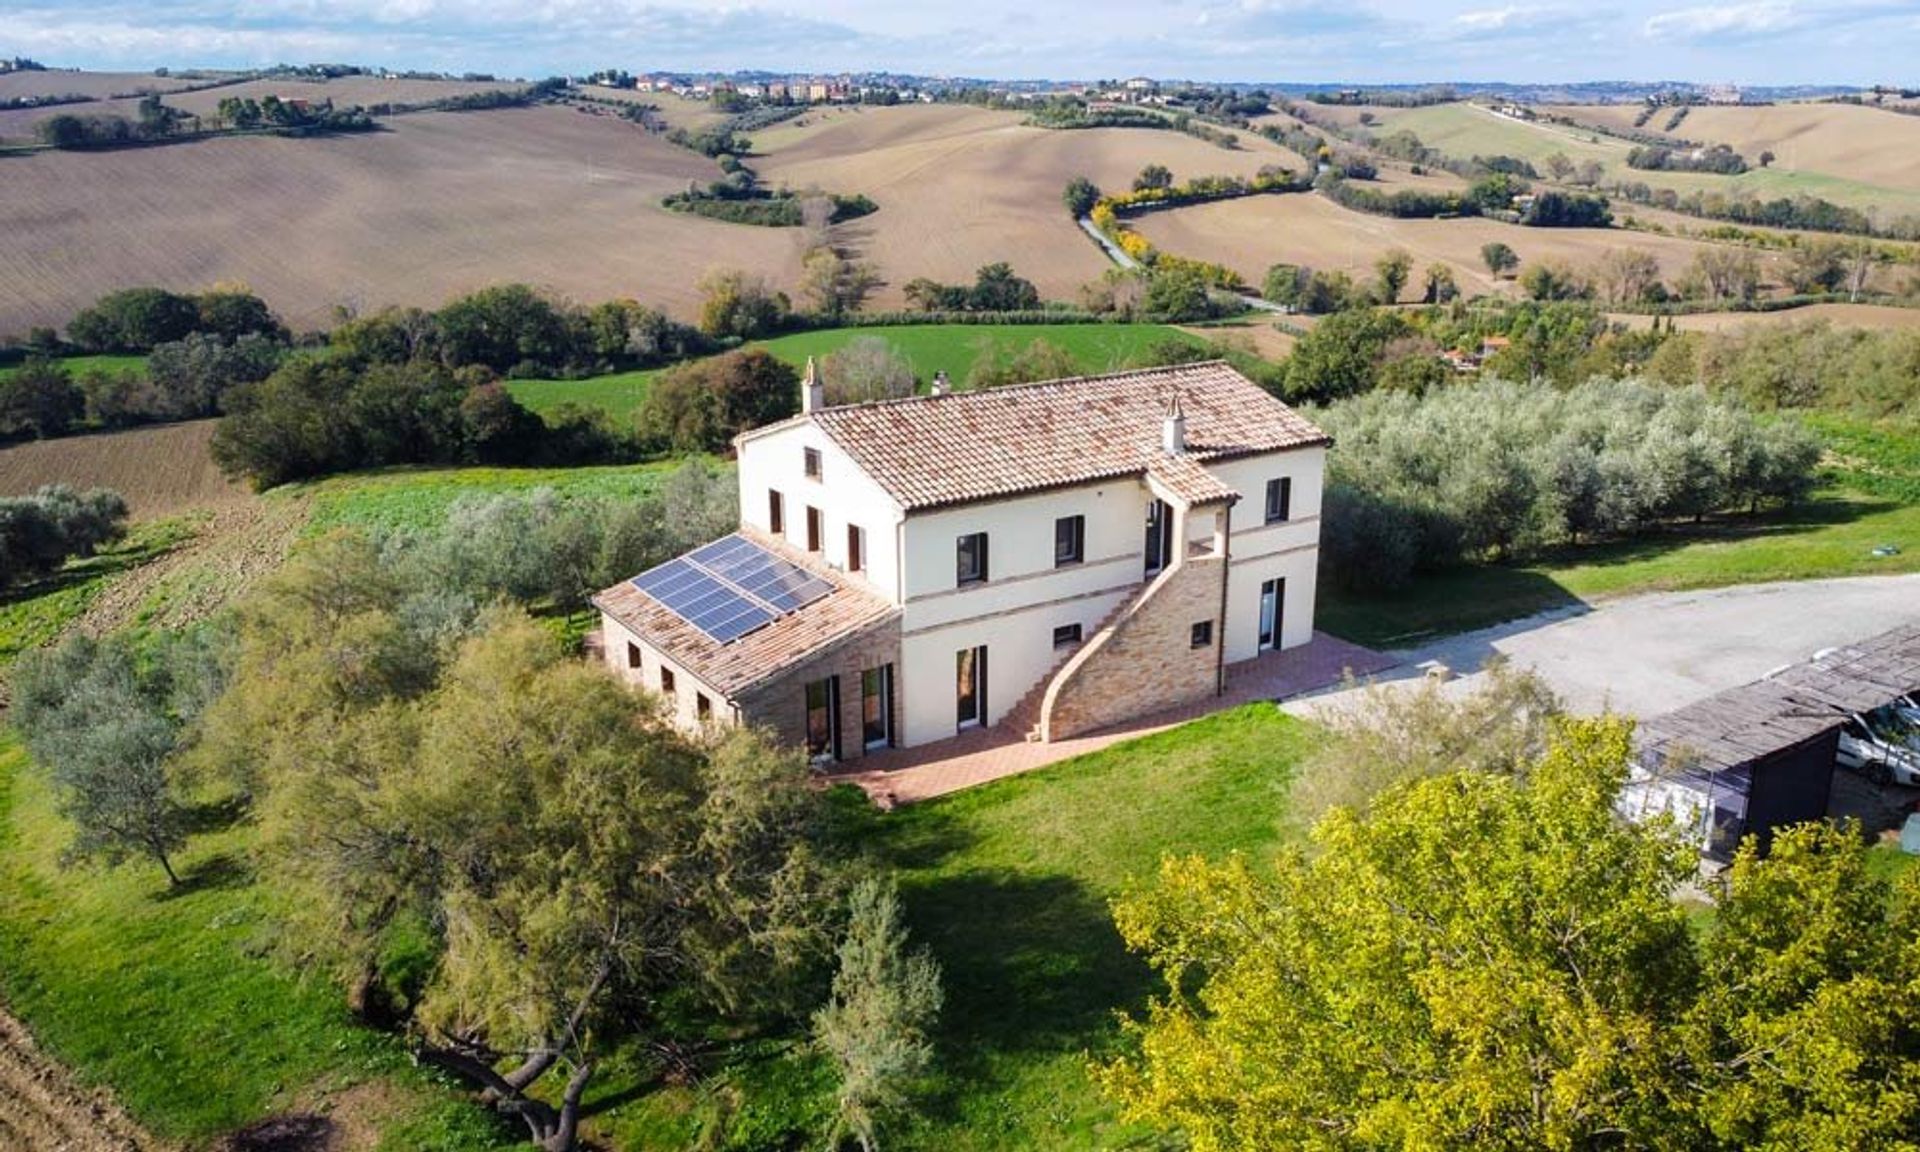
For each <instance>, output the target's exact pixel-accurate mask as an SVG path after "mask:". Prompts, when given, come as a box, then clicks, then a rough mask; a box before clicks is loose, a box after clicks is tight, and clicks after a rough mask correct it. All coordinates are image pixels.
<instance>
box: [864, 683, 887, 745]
mask: <svg viewBox="0 0 1920 1152" xmlns="http://www.w3.org/2000/svg"><path fill="white" fill-rule="evenodd" d="M860 738H861V744H862V746H863V747H865V748H869V749H871V748H885V747H886V746H887V745H889V744H891V743H893V665H891V664H883V665H881V666H880V667H878V668H869V669H867V670H866V671H865V672H862V673H860Z"/></svg>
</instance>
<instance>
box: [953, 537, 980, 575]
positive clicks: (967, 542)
mask: <svg viewBox="0 0 1920 1152" xmlns="http://www.w3.org/2000/svg"><path fill="white" fill-rule="evenodd" d="M954 551H955V575H956V577H957V582H958V583H961V584H977V583H979V582H980V581H982V580H985V579H986V578H987V534H986V533H985V532H973V533H969V534H968V535H965V536H962V537H960V540H959V543H958V545H957V546H956V547H955V550H954Z"/></svg>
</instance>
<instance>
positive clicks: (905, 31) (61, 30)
mask: <svg viewBox="0 0 1920 1152" xmlns="http://www.w3.org/2000/svg"><path fill="white" fill-rule="evenodd" d="M6 8H7V11H6V12H4V14H0V55H14V54H19V55H27V56H33V57H36V58H38V59H41V60H43V61H45V62H47V63H50V64H58V65H70V66H83V67H88V68H135V69H147V68H152V67H154V66H156V65H162V64H165V65H172V66H176V67H178V66H187V65H200V66H244V65H260V64H269V63H276V62H288V63H307V62H312V61H321V60H325V61H347V62H353V63H366V64H382V65H387V66H390V67H402V68H424V69H441V70H451V71H469V70H471V71H489V72H498V73H501V74H504V75H528V76H537V75H546V74H550V73H557V72H584V71H589V70H592V69H595V68H599V67H605V66H618V67H624V68H627V69H628V70H630V71H642V70H645V69H649V68H671V69H706V68H713V69H721V70H730V69H734V68H771V69H794V70H821V71H839V70H845V69H892V70H895V71H901V72H919V73H931V74H937V75H972V76H991V77H1058V78H1095V77H1103V76H1119V75H1131V74H1135V73H1143V74H1147V75H1152V76H1159V77H1186V78H1192V79H1202V80H1242V79H1244V80H1299V81H1304V82H1319V81H1329V80H1351V81H1356V82H1372V83H1392V82H1419V81H1429V80H1514V81H1531V82H1541V81H1561V80H1575V79H1578V80H1595V79H1629V80H1656V79H1685V80H1695V81H1701V82H1734V83H1742V84H1801V83H1853V84H1868V83H1876V82H1878V83H1906V84H1909V85H1914V84H1920V0H1676V2H1672V3H1663V2H1657V0H1606V2H1602V3H1594V2H1593V0H1542V2H1539V3H1528V2H1524V0H1098V2H1097V3H1095V2H1082V3H1053V2H1048V0H966V2H965V3H952V2H949V3H939V4H934V3H927V2H925V0H810V2H807V3H793V4H782V3H754V2H741V3H693V2H689V0H275V2H272V3H243V2H240V0H142V2H138V3H132V2H127V0H61V2H60V3H57V4H56V3H50V2H48V0H24V3H22V0H8V2H7V4H6Z"/></svg>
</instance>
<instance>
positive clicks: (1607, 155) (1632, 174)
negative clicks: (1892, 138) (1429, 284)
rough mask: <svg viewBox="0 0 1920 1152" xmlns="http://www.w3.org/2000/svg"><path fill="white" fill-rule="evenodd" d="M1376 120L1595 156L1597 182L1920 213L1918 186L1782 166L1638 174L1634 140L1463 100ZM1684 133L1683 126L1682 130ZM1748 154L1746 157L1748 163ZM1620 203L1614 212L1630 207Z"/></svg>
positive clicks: (1382, 128) (1454, 138)
mask: <svg viewBox="0 0 1920 1152" xmlns="http://www.w3.org/2000/svg"><path fill="white" fill-rule="evenodd" d="M1377 115H1378V116H1379V118H1380V123H1379V125H1377V126H1376V127H1375V128H1374V132H1375V133H1376V134H1377V135H1385V134H1387V133H1390V132H1396V131H1399V130H1401V129H1405V130H1406V131H1409V132H1412V133H1413V134H1414V135H1415V136H1418V137H1419V138H1420V142H1421V143H1423V144H1425V145H1427V146H1428V147H1429V148H1438V149H1439V150H1440V151H1442V152H1445V153H1446V154H1447V155H1449V156H1452V157H1456V158H1459V159H1462V160H1464V159H1468V158H1470V157H1473V156H1496V155H1504V156H1514V157H1518V158H1520V159H1522V160H1527V161H1529V162H1531V163H1533V164H1535V165H1536V166H1537V165H1538V164H1539V163H1540V162H1541V161H1542V160H1544V159H1546V158H1547V157H1548V156H1550V155H1552V154H1553V153H1555V152H1564V153H1565V154H1566V155H1567V157H1568V158H1569V159H1571V160H1573V161H1574V162H1575V163H1579V162H1581V161H1583V160H1597V161H1599V162H1600V163H1601V164H1602V165H1604V166H1605V168H1606V174H1605V175H1604V176H1603V177H1602V183H1612V182H1613V181H1616V180H1622V181H1640V182H1644V183H1646V184H1648V185H1650V186H1652V187H1655V188H1672V189H1674V190H1675V191H1677V192H1680V193H1682V194H1685V193H1688V192H1694V191H1705V192H1716V191H1717V192H1722V193H1725V194H1726V195H1728V196H1736V195H1740V196H1753V197H1757V198H1760V199H1766V200H1772V199H1776V198H1778V197H1782V196H1785V197H1794V196H1817V197H1819V198H1820V199H1822V200H1830V201H1832V202H1833V203H1835V204H1841V205H1845V206H1847V207H1849V208H1857V209H1859V210H1861V211H1863V212H1864V211H1879V212H1881V213H1885V214H1891V215H1899V214H1902V213H1906V212H1915V211H1920V192H1914V191H1909V190H1906V189H1901V188H1884V187H1881V186H1879V185H1875V184H1865V183H1862V182H1860V181H1857V180H1848V179H1846V178H1844V177H1841V176H1833V175H1828V174H1826V173H1820V172H1799V171H1794V170H1791V169H1786V168H1754V169H1752V170H1751V171H1748V172H1743V173H1741V174H1740V175H1738V176H1715V175H1711V174H1708V173H1700V172H1644V171H1639V170H1636V169H1633V168H1629V167H1628V166H1627V153H1628V152H1630V151H1631V150H1632V149H1633V145H1632V144H1631V143H1629V142H1628V141H1626V140H1623V139H1621V138H1619V137H1617V136H1607V135H1602V134H1600V133H1597V132H1584V131H1581V130H1579V129H1576V128H1569V127H1567V126H1566V125H1564V124H1543V123H1525V122H1522V121H1519V120H1512V119H1509V118H1507V117H1504V116H1496V115H1494V114H1493V113H1491V112H1488V111H1486V110H1484V109H1481V108H1477V107H1473V106H1470V105H1467V104H1433V105H1429V106H1428V107H1425V108H1407V109H1393V108H1383V109H1379V110H1377ZM1683 134H1684V129H1683ZM1753 159H1754V158H1753V157H1748V161H1749V162H1750V163H1751V162H1752V161H1753ZM1631 207H1632V206H1631V205H1626V204H1620V205H1618V206H1617V207H1616V211H1617V212H1620V213H1626V212H1629V211H1631Z"/></svg>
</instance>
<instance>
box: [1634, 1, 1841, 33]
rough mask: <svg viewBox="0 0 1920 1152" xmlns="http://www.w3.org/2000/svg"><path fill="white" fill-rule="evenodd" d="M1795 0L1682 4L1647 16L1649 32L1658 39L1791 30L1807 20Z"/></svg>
mask: <svg viewBox="0 0 1920 1152" xmlns="http://www.w3.org/2000/svg"><path fill="white" fill-rule="evenodd" d="M1805 19H1806V18H1805V17H1804V16H1803V15H1801V14H1800V13H1799V12H1798V11H1796V9H1795V7H1794V3H1793V0H1754V2H1752V3H1747V4H1723V5H1717V6H1714V7H1707V8H1682V9H1680V10H1678V11H1675V12H1661V13H1659V14H1657V15H1654V16H1650V17H1648V18H1647V24H1646V32H1647V35H1648V36H1651V37H1653V38H1655V39H1663V38H1668V37H1671V38H1674V39H1680V40H1712V39H1739V38H1747V37H1754V36H1769V35H1773V34H1776V33H1780V32H1786V31H1789V30H1791V29H1793V28H1795V27H1797V26H1799V25H1800V24H1802V23H1804V22H1805Z"/></svg>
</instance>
